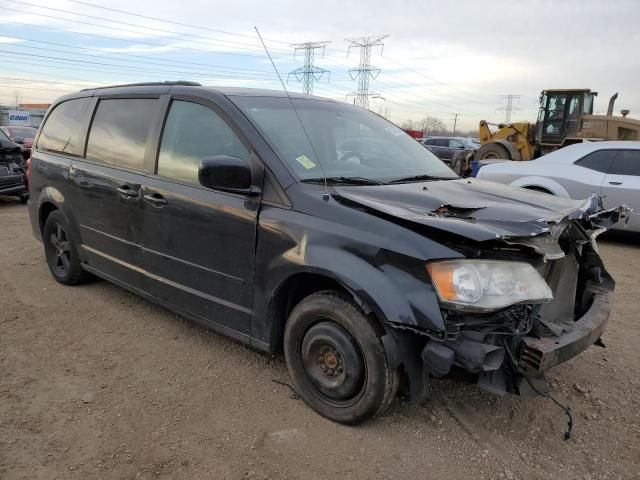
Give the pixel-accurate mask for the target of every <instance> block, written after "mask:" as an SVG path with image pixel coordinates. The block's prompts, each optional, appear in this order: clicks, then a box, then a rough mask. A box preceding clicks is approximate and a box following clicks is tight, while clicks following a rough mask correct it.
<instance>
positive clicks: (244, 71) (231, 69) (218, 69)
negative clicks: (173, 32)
mask: <svg viewBox="0 0 640 480" xmlns="http://www.w3.org/2000/svg"><path fill="white" fill-rule="evenodd" d="M0 37H4V35H0ZM7 38H11V37H7ZM13 38H15V37H13ZM25 40H26V41H27V42H35V43H42V44H49V45H61V46H64V47H66V48H75V49H80V50H87V51H92V52H97V53H100V54H102V55H123V56H129V55H128V54H121V53H120V52H104V51H103V50H100V49H97V48H89V47H77V46H74V45H67V44H60V43H54V42H44V41H39V40H29V39H25ZM4 46H5V47H10V48H28V49H36V50H38V51H49V52H57V53H66V54H69V55H76V56H81V57H87V56H88V57H90V58H95V55H91V54H88V53H77V52H69V51H67V50H58V49H55V48H46V47H40V46H31V45H22V44H4ZM134 57H136V60H129V59H127V58H124V59H122V60H121V61H123V62H135V63H136V64H141V63H142V64H147V65H159V66H163V67H172V68H175V67H176V66H185V65H184V63H185V62H180V61H172V62H173V63H177V64H178V65H172V64H171V63H166V62H158V61H155V62H154V61H151V62H149V61H141V60H138V58H143V59H145V58H152V57H144V56H142V55H134ZM106 60H119V59H110V58H106ZM170 61H171V60H170ZM186 63H187V64H189V65H191V64H192V62H186ZM116 65H117V64H116ZM196 65H198V66H199V71H202V70H209V71H212V72H216V73H233V74H242V75H245V76H261V77H274V74H273V73H271V72H267V71H264V70H250V69H242V68H235V67H220V66H216V65H208V66H207V64H204V63H202V64H201V63H196ZM187 66H188V65H187ZM213 67H216V68H213ZM256 74H259V75H256Z"/></svg>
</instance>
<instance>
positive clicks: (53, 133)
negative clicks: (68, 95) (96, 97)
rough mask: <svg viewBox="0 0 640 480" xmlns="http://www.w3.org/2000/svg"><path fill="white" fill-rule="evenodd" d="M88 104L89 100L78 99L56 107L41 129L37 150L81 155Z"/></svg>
mask: <svg viewBox="0 0 640 480" xmlns="http://www.w3.org/2000/svg"><path fill="white" fill-rule="evenodd" d="M90 103H91V99H90V98H78V99H75V100H67V101H66V102H63V103H60V104H58V105H56V107H55V108H54V109H53V111H52V112H51V113H50V114H49V116H48V117H47V121H46V123H45V124H44V127H42V132H41V133H40V137H39V138H38V145H37V148H39V149H42V150H49V151H52V152H59V153H68V154H70V155H82V151H83V149H84V141H85V137H84V132H85V127H84V122H85V119H86V117H87V109H88V108H89V105H90Z"/></svg>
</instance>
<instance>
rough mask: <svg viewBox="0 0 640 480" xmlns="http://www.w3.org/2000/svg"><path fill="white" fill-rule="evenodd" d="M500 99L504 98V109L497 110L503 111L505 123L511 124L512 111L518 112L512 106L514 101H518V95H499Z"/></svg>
mask: <svg viewBox="0 0 640 480" xmlns="http://www.w3.org/2000/svg"><path fill="white" fill-rule="evenodd" d="M500 98H504V99H505V101H506V103H505V106H504V107H500V108H498V110H504V112H505V114H504V121H505V122H506V123H509V122H511V112H513V111H514V110H520V109H519V108H517V107H514V106H513V101H514V100H519V99H520V95H512V94H509V95H500Z"/></svg>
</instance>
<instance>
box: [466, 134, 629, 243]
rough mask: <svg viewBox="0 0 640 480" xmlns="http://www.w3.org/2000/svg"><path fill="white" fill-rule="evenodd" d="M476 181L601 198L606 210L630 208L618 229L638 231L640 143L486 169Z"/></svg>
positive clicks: (583, 148) (590, 145)
mask: <svg viewBox="0 0 640 480" xmlns="http://www.w3.org/2000/svg"><path fill="white" fill-rule="evenodd" d="M477 177H478V178H482V179H485V180H491V181H494V182H499V183H505V184H507V185H513V186H516V187H524V188H529V189H532V190H538V191H541V192H545V193H550V194H552V195H557V196H560V197H566V198H573V199H582V198H587V197H589V196H590V195H591V194H592V193H596V194H598V195H601V196H602V198H603V203H604V206H605V208H612V207H616V206H618V205H622V204H626V205H628V206H629V207H631V208H632V209H633V211H632V213H631V215H630V216H629V220H628V222H627V223H625V222H624V221H622V222H620V223H618V224H617V226H616V228H618V229H627V230H632V231H635V232H640V142H582V143H577V144H575V145H570V146H568V147H565V148H562V149H560V150H556V151H555V152H552V153H549V154H548V155H544V156H542V157H540V158H537V159H535V160H531V161H529V162H511V161H506V162H500V163H492V164H489V165H484V166H483V167H481V168H480V170H479V171H478V174H477Z"/></svg>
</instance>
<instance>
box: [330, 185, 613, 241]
mask: <svg viewBox="0 0 640 480" xmlns="http://www.w3.org/2000/svg"><path fill="white" fill-rule="evenodd" d="M335 191H336V193H337V194H338V200H346V201H347V202H349V203H355V204H359V205H361V206H364V207H366V208H370V209H373V210H376V211H378V212H381V213H383V214H387V215H391V216H394V217H398V218H401V219H403V220H409V221H412V222H416V223H419V224H422V225H426V226H428V227H432V228H437V229H440V230H443V231H448V232H451V233H454V234H457V235H462V236H465V237H467V238H470V239H473V240H476V241H485V240H491V239H495V238H508V237H529V236H536V235H540V234H542V233H547V232H549V231H550V225H551V224H554V223H559V222H560V221H562V220H563V219H565V218H585V217H588V216H589V215H592V214H594V213H596V212H597V211H598V210H600V208H599V206H598V202H597V197H595V196H593V197H591V198H590V199H587V200H571V199H566V198H561V197H556V196H553V195H548V194H545V193H540V192H535V191H531V190H526V189H522V188H518V187H511V186H508V185H503V184H500V183H493V182H488V181H484V180H478V179H475V178H468V179H456V180H440V181H430V182H420V183H403V184H395V185H372V186H336V187H335ZM617 220H618V217H616V218H615V220H614V222H613V223H615V221H617ZM597 226H599V225H597Z"/></svg>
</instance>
